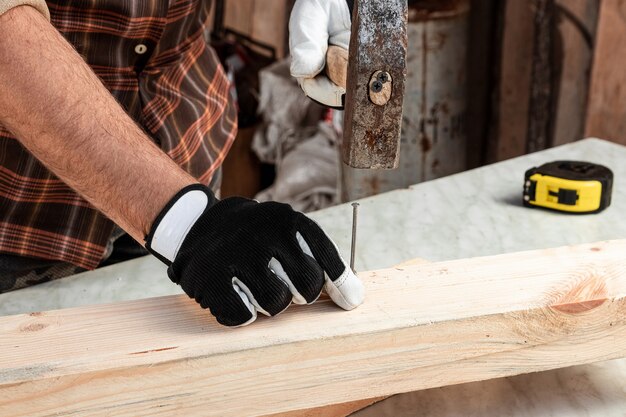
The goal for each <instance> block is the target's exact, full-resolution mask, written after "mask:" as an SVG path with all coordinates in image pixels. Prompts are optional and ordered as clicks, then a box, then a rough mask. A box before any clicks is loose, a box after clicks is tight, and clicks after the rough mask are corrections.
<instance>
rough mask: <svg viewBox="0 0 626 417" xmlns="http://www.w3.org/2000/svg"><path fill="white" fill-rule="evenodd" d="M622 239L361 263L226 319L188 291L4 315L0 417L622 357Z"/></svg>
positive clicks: (145, 409)
mask: <svg viewBox="0 0 626 417" xmlns="http://www.w3.org/2000/svg"><path fill="white" fill-rule="evenodd" d="M624 253H626V241H613V242H603V243H597V244H589V245H581V246H573V247H564V248H558V249H548V250H540V251H531V252H521V253H515V254H507V255H500V256H492V257H485V258H473V259H466V260H458V261H450V262H440V263H432V264H424V265H418V266H405V267H396V268H391V269H386V270H381V271H372V272H367V273H362V274H360V276H361V277H362V278H363V280H364V281H365V283H366V287H367V299H366V302H365V304H364V305H362V306H361V307H359V308H357V309H355V310H354V311H351V312H344V311H341V310H339V309H338V308H337V307H335V306H334V305H333V304H332V303H331V302H329V301H322V302H318V303H316V304H315V305H312V306H306V307H292V308H290V309H289V310H288V311H287V312H285V313H284V314H282V315H281V316H280V317H277V318H275V319H264V318H260V320H258V321H257V322H256V323H255V324H254V325H253V326H250V327H247V328H243V329H227V328H223V327H220V326H219V325H217V324H216V323H215V321H214V320H213V319H212V318H211V317H210V316H209V314H208V313H207V312H204V311H201V310H200V309H198V308H197V306H196V305H195V303H194V302H193V301H190V300H188V299H187V298H186V297H182V296H174V297H163V298H156V299H148V300H140V301H132V302H124V303H118V304H112V305H104V306H89V307H80V308H74V309H66V310H58V311H50V312H43V313H32V314H24V315H17V316H10V317H3V318H0V352H2V355H0V415H2V416H4V415H7V416H15V417H18V416H28V417H35V416H50V415H80V416H81V417H82V416H113V415H114V416H133V417H139V416H166V415H185V416H212V415H215V416H225V417H227V416H242V415H245V416H259V415H267V414H272V413H274V414H276V413H281V412H288V411H294V410H303V409H311V408H315V407H322V406H324V405H330V404H339V403H346V402H350V401H357V400H360V399H363V398H370V397H377V396H385V395H390V394H394V393H400V392H407V391H413V390H419V389H425V388H431V387H438V386H444V385H450V384H457V383H462V382H469V381H478V380H485V379H490V378H496V377H502V376H510V375H516V374H520V373H527V372H534V371H541V370H547V369H554V368H561V367H566V366H571V365H578V364H583V363H589V362H593V361H599V360H608V359H611V358H617V357H622V356H626V258H625V257H624Z"/></svg>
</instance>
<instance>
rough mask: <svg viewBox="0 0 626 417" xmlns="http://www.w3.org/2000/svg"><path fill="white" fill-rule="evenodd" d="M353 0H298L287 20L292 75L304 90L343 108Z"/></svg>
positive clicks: (328, 103)
mask: <svg viewBox="0 0 626 417" xmlns="http://www.w3.org/2000/svg"><path fill="white" fill-rule="evenodd" d="M353 3H354V1H353V0H297V1H296V3H295V5H294V8H293V11H292V13H291V20H290V22H289V46H290V50H291V59H292V61H291V75H292V76H293V77H295V78H296V79H297V80H298V83H299V84H300V86H301V87H302V89H303V90H304V92H305V94H306V95H307V96H309V97H310V98H311V99H313V100H315V101H317V102H319V103H321V104H324V105H326V106H329V107H334V108H342V107H343V106H344V103H343V100H344V97H345V93H346V73H347V68H348V47H349V45H350V28H351V17H352V7H353Z"/></svg>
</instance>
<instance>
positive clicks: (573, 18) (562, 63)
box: [552, 0, 599, 146]
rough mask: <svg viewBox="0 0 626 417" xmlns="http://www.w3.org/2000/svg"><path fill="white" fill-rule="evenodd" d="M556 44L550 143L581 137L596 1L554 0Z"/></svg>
mask: <svg viewBox="0 0 626 417" xmlns="http://www.w3.org/2000/svg"><path fill="white" fill-rule="evenodd" d="M557 4H558V7H559V10H560V11H559V16H560V18H559V19H558V29H559V31H558V32H559V36H558V37H557V38H558V40H559V42H560V45H559V47H558V48H557V49H558V52H557V54H560V56H556V57H555V58H556V59H555V60H556V61H557V62H558V63H559V65H558V66H557V68H555V69H554V70H555V72H557V73H558V77H557V78H558V85H557V86H556V89H557V102H556V109H555V115H554V137H553V138H552V145H553V146H558V145H564V144H566V143H570V142H574V141H576V140H580V139H583V138H584V137H585V136H584V133H585V117H586V114H587V97H588V93H589V83H590V79H591V63H592V58H593V42H594V37H595V33H596V25H597V23H598V8H599V0H558V1H557Z"/></svg>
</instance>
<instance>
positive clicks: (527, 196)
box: [524, 161, 613, 213]
mask: <svg viewBox="0 0 626 417" xmlns="http://www.w3.org/2000/svg"><path fill="white" fill-rule="evenodd" d="M612 188H613V172H611V170H610V169H608V168H607V167H605V166H602V165H598V164H593V163H590V162H578V161H555V162H550V163H549V164H544V165H541V166H540V167H538V168H536V167H535V168H532V169H529V170H528V171H526V175H525V180H524V205H525V206H526V207H543V208H547V209H551V210H557V211H564V212H569V213H598V212H600V211H602V210H604V209H605V208H607V207H608V206H609V205H610V204H611V191H612Z"/></svg>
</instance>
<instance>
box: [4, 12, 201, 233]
mask: <svg viewBox="0 0 626 417" xmlns="http://www.w3.org/2000/svg"><path fill="white" fill-rule="evenodd" d="M0 123H2V124H3V125H5V126H6V127H7V128H8V129H9V130H10V131H11V132H12V133H13V134H14V135H15V136H16V137H17V138H19V140H20V142H21V143H22V144H23V145H24V146H25V147H26V148H27V149H28V150H29V151H30V152H31V153H32V154H33V155H34V156H35V157H36V158H37V159H39V160H40V161H41V162H42V163H43V164H44V165H46V166H47V167H48V168H49V169H50V170H51V171H52V172H53V173H55V174H56V175H57V176H58V177H59V178H60V179H61V180H63V181H64V182H65V183H66V184H68V185H69V186H70V187H72V188H73V189H74V190H76V191H77V192H78V193H79V194H80V195H81V196H83V197H84V198H86V199H87V200H88V201H89V202H90V203H91V204H93V205H94V206H95V207H97V208H98V209H99V210H100V211H102V212H103V213H104V214H106V215H107V216H108V217H109V218H111V219H112V220H113V221H114V222H115V223H117V224H118V225H119V226H120V227H122V228H123V229H124V230H125V231H126V232H128V233H129V234H130V235H131V236H133V237H134V238H135V239H136V240H137V241H139V242H143V238H144V236H145V235H146V234H147V233H148V231H149V229H150V226H151V225H152V223H153V221H154V219H155V218H156V216H157V214H158V213H159V211H160V210H161V209H162V208H163V207H164V206H165V205H166V204H167V202H168V201H170V199H171V198H172V197H173V196H174V195H175V194H176V193H177V192H178V191H179V190H181V189H182V188H184V187H185V186H187V185H189V184H193V183H195V182H197V181H196V180H195V179H194V178H193V177H191V176H190V175H189V174H187V173H186V172H185V171H183V170H182V169H181V168H180V167H178V166H177V165H176V164H175V163H174V162H173V161H172V160H171V159H170V158H169V157H168V156H167V155H166V154H165V153H163V152H162V151H161V150H160V149H159V148H157V146H156V145H154V144H153V143H152V142H151V140H150V139H149V138H148V137H147V135H146V134H145V133H144V132H143V131H142V130H141V129H140V128H139V127H138V126H137V125H136V124H135V123H134V122H133V120H132V119H131V118H130V117H129V116H128V115H127V114H126V112H125V111H124V109H122V107H121V106H120V105H119V104H118V103H117V102H116V101H115V99H114V98H113V97H112V96H111V94H110V93H109V92H108V91H107V90H106V88H105V87H104V86H103V85H102V83H101V82H100V80H99V79H98V77H97V76H96V75H95V74H94V73H93V71H92V70H91V69H90V68H89V66H88V65H87V64H86V63H85V61H84V60H83V59H82V58H81V57H80V56H79V55H78V53H77V52H76V51H75V50H74V49H73V48H72V46H71V45H70V44H69V43H68V42H67V41H66V40H65V39H64V38H63V37H62V36H61V35H60V34H59V33H58V32H57V31H56V29H54V28H53V27H52V25H51V24H50V23H49V22H48V21H47V20H46V18H45V17H44V16H43V15H42V14H41V13H40V12H38V11H37V10H35V9H34V8H32V7H29V6H19V7H16V8H14V9H11V10H9V11H8V12H7V13H5V14H3V15H2V16H0Z"/></svg>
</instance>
